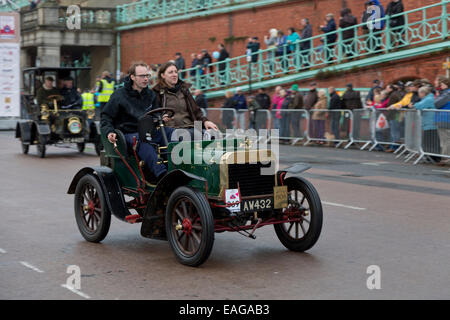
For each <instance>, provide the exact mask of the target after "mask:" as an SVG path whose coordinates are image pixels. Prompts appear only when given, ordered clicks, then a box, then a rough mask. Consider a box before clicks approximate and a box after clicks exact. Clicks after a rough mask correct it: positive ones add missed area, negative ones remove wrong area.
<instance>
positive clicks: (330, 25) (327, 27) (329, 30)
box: [320, 13, 337, 63]
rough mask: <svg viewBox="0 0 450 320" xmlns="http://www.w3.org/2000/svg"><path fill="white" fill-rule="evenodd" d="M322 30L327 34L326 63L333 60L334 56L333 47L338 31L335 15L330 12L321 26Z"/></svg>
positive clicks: (325, 46)
mask: <svg viewBox="0 0 450 320" xmlns="http://www.w3.org/2000/svg"><path fill="white" fill-rule="evenodd" d="M320 30H322V32H323V33H325V34H326V36H325V39H326V44H325V45H324V51H325V61H324V62H326V63H330V62H331V58H332V57H334V56H335V55H334V53H333V48H334V46H335V45H336V40H337V33H336V32H335V31H336V21H335V20H334V15H333V14H332V13H328V14H327V15H326V17H325V24H323V25H321V26H320Z"/></svg>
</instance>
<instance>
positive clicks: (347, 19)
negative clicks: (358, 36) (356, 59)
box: [339, 9, 358, 40]
mask: <svg viewBox="0 0 450 320" xmlns="http://www.w3.org/2000/svg"><path fill="white" fill-rule="evenodd" d="M342 11H343V16H342V18H341V19H340V20H339V28H342V29H344V28H350V27H351V26H354V25H357V24H358V20H357V19H356V17H355V16H352V15H351V14H350V10H349V9H343V10H342ZM355 30H356V29H355V28H352V29H349V30H344V31H342V39H343V40H347V39H353V38H354V37H355Z"/></svg>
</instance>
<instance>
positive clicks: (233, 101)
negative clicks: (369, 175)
mask: <svg viewBox="0 0 450 320" xmlns="http://www.w3.org/2000/svg"><path fill="white" fill-rule="evenodd" d="M301 91H303V93H302V92H301ZM222 108H226V109H225V110H223V111H222V123H223V126H224V127H225V128H236V129H244V130H245V129H249V128H253V129H256V130H258V129H266V128H270V127H269V126H271V124H270V123H268V121H267V120H268V113H269V114H270V115H271V118H272V119H273V128H274V129H279V130H280V131H279V136H280V138H281V141H282V143H289V142H290V141H291V140H292V139H294V140H295V139H296V138H299V137H301V133H300V128H301V127H302V126H304V124H302V122H301V118H302V114H301V112H292V110H300V109H301V110H305V111H306V112H309V113H310V120H311V123H310V132H309V135H310V137H311V138H314V139H315V140H317V142H316V143H317V144H324V143H325V141H327V140H332V141H335V140H339V139H340V138H342V135H343V134H344V135H345V134H348V132H349V129H350V125H351V124H350V119H349V117H347V116H345V111H346V110H352V111H353V110H364V109H367V108H371V109H374V110H377V111H378V112H377V113H376V115H377V119H376V122H377V124H376V127H377V130H376V135H377V140H379V141H384V142H390V143H385V146H383V145H379V146H377V150H379V151H385V152H394V151H395V150H396V148H397V147H398V146H399V145H400V144H401V143H402V142H401V140H402V139H403V138H404V136H403V133H402V132H404V125H405V113H404V111H405V110H411V109H413V110H414V109H415V110H435V111H440V110H449V112H448V113H447V112H428V111H427V112H424V113H423V115H422V130H423V138H422V140H423V149H424V151H425V152H429V153H432V154H437V155H439V154H446V155H450V90H449V78H447V77H445V76H438V77H436V79H435V80H434V83H432V82H430V81H429V80H427V79H416V80H414V81H408V82H406V83H403V82H401V81H398V82H395V83H389V84H387V85H385V86H383V85H382V82H381V81H379V80H374V81H373V86H372V88H371V89H370V91H369V92H368V94H367V96H366V97H365V98H364V99H363V98H362V97H361V94H360V91H358V90H354V88H353V85H352V84H351V83H348V84H347V85H346V89H345V91H340V92H338V91H336V89H335V88H334V87H329V88H328V90H324V89H320V90H318V88H317V83H315V82H311V83H310V84H309V88H308V89H307V90H306V91H304V90H300V89H299V86H298V85H297V84H293V85H292V86H290V87H289V88H283V87H281V86H278V87H276V88H275V91H274V93H273V95H272V96H269V94H268V93H267V92H266V90H265V89H264V88H260V89H258V91H257V94H256V95H249V96H248V97H247V96H245V94H244V93H243V92H242V89H241V88H236V91H235V93H234V94H233V92H232V91H227V92H226V94H225V101H224V103H223V105H222ZM231 109H232V110H231ZM233 110H235V112H236V115H237V119H236V122H235V123H233V120H234V111H233ZM258 110H267V111H266V112H258ZM333 110H334V112H333ZM247 111H250V116H246V114H247V113H248V112H247ZM330 111H332V112H330ZM246 117H249V118H246ZM382 121H384V122H385V124H384V125H381V124H379V123H381V122H382ZM247 123H248V125H247ZM326 123H328V129H329V130H328V131H329V132H326ZM355 125H356V121H355V124H354V126H355ZM358 125H359V122H358ZM354 130H355V127H354ZM356 130H358V131H359V128H357V129H356ZM433 159H434V160H435V161H436V162H439V161H440V160H441V159H440V157H438V156H433Z"/></svg>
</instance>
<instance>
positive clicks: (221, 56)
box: [217, 49, 230, 71]
mask: <svg viewBox="0 0 450 320" xmlns="http://www.w3.org/2000/svg"><path fill="white" fill-rule="evenodd" d="M229 57H230V55H229V54H228V51H227V50H225V49H222V50H220V54H219V59H217V60H218V61H219V62H222V61H225V60H226V59H228V58H229ZM226 67H227V64H226V63H225V62H223V63H220V64H219V71H224V70H225V69H226Z"/></svg>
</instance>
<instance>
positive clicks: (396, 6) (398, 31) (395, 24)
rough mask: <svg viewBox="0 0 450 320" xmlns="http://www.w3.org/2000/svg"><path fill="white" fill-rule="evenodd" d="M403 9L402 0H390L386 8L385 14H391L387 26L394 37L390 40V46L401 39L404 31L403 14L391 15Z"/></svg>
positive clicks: (393, 45)
mask: <svg viewBox="0 0 450 320" xmlns="http://www.w3.org/2000/svg"><path fill="white" fill-rule="evenodd" d="M403 11H404V8H403V3H402V0H392V1H391V2H389V4H388V6H387V8H386V15H389V16H391V18H390V20H389V26H390V27H391V29H392V32H393V33H394V39H393V41H392V47H395V46H396V45H397V43H398V42H400V41H401V40H402V39H403V34H404V32H405V29H404V25H405V16H404V15H399V16H395V17H392V16H394V15H398V14H400V13H402V12H403Z"/></svg>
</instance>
